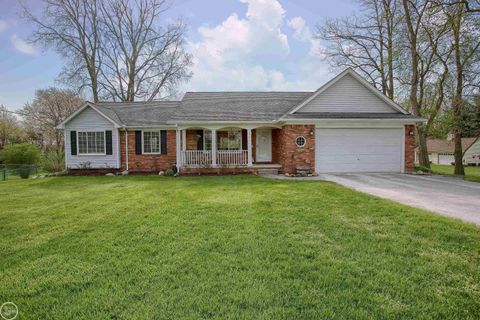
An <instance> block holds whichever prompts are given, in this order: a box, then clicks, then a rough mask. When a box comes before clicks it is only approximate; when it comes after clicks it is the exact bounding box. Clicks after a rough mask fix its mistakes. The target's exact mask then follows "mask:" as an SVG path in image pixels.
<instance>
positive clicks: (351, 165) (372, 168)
mask: <svg viewBox="0 0 480 320" xmlns="http://www.w3.org/2000/svg"><path fill="white" fill-rule="evenodd" d="M315 140H316V142H315V154H316V158H315V165H316V169H317V172H319V173H329V172H330V173H334V172H400V171H401V169H402V159H403V157H402V152H403V147H402V145H403V130H402V129H401V128H395V129H321V128H317V129H316V137H315Z"/></svg>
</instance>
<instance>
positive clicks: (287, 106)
mask: <svg viewBox="0 0 480 320" xmlns="http://www.w3.org/2000/svg"><path fill="white" fill-rule="evenodd" d="M311 95H312V92H187V93H186V94H185V96H184V97H183V99H182V100H181V101H153V102H131V103H125V102H100V103H96V104H93V105H94V106H95V107H96V108H98V110H99V111H100V112H102V113H104V114H105V115H106V116H107V117H109V118H110V119H112V120H113V121H115V122H116V123H118V124H119V125H125V126H155V125H172V124H177V123H190V122H207V121H208V122H211V121H221V122H235V121H263V122H271V121H276V120H279V119H280V118H282V117H283V118H282V119H284V120H289V119H412V120H418V117H415V116H413V115H411V114H402V113H352V112H348V113H344V112H321V113H307V112H297V113H294V114H287V115H285V114H286V113H287V112H288V111H290V110H291V109H292V108H293V107H294V106H296V105H298V104H299V103H301V102H302V101H304V100H305V99H307V98H308V97H310V96H311Z"/></svg>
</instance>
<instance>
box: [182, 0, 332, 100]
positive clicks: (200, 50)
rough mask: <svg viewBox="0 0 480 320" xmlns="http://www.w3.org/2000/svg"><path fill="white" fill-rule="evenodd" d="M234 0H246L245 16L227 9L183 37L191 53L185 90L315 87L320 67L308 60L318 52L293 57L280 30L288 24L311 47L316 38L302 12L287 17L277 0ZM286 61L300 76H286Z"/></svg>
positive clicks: (241, 0) (321, 75) (284, 35)
mask: <svg viewBox="0 0 480 320" xmlns="http://www.w3.org/2000/svg"><path fill="white" fill-rule="evenodd" d="M239 1H240V2H242V3H245V4H246V5H247V12H246V14H245V16H244V17H240V16H239V15H238V14H237V13H232V14H231V15H230V16H228V17H227V18H226V19H225V20H224V21H223V22H221V23H220V24H218V25H215V26H202V27H200V28H199V29H198V33H199V35H200V40H199V41H197V42H189V43H188V47H189V50H190V52H192V54H193V56H194V66H193V70H192V71H193V77H192V79H191V81H190V82H189V84H188V87H189V90H259V91H261V90H313V89H315V88H317V87H318V86H319V83H318V82H319V80H318V79H319V78H322V81H323V78H325V74H326V69H325V67H323V66H321V67H319V66H318V65H315V64H312V62H313V60H315V59H317V57H318V56H317V57H314V54H313V51H312V50H313V49H310V51H312V53H307V54H306V55H305V58H304V59H302V60H301V61H292V60H293V59H294V58H291V50H290V46H289V41H288V37H287V34H285V33H284V32H283V31H282V27H284V25H286V24H287V25H288V26H290V27H291V28H293V30H294V35H293V37H294V38H295V39H297V40H299V41H302V42H305V43H310V47H312V48H313V46H314V45H317V42H315V41H316V40H315V39H313V38H312V35H311V32H310V29H309V28H308V26H307V25H306V23H305V21H304V20H303V18H301V17H296V18H293V19H291V20H290V21H287V20H286V18H285V14H286V12H285V10H284V9H283V7H282V6H281V4H280V3H279V2H278V0H239ZM318 45H319V44H318ZM289 59H290V60H289ZM317 60H319V59H317ZM288 63H290V65H294V68H295V69H297V70H298V72H300V73H301V74H302V75H301V76H302V79H301V80H299V81H289V80H288V79H287V78H286V76H285V74H284V73H283V72H282V70H283V71H285V70H284V68H283V67H284V66H285V65H286V64H288ZM275 66H278V67H275ZM309 68H315V69H314V70H311V69H309ZM279 69H282V70H279ZM297 70H295V71H297Z"/></svg>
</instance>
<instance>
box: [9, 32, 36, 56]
mask: <svg viewBox="0 0 480 320" xmlns="http://www.w3.org/2000/svg"><path fill="white" fill-rule="evenodd" d="M10 40H11V41H12V44H13V46H14V47H15V49H17V50H18V51H20V52H21V53H24V54H29V55H35V54H36V53H37V49H36V48H35V47H34V46H33V45H31V44H29V43H28V42H26V41H25V40H23V39H22V38H19V37H18V36H17V35H16V34H13V35H12V37H11V38H10Z"/></svg>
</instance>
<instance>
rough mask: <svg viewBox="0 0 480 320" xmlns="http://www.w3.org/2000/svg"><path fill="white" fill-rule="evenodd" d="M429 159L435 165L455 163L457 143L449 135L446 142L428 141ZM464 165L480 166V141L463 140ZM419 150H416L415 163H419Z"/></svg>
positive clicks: (474, 139) (438, 140)
mask: <svg viewBox="0 0 480 320" xmlns="http://www.w3.org/2000/svg"><path fill="white" fill-rule="evenodd" d="M427 150H428V159H429V160H430V162H431V163H433V164H447V165H451V164H454V163H455V156H454V151H455V141H454V140H453V137H452V136H451V135H449V137H448V138H447V139H446V140H443V139H428V140H427ZM462 150H463V163H464V164H466V165H479V164H480V139H479V138H478V137H477V138H462ZM418 158H419V149H418V147H417V148H415V162H416V163H418Z"/></svg>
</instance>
